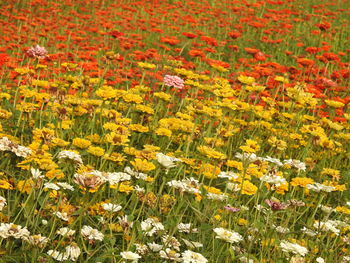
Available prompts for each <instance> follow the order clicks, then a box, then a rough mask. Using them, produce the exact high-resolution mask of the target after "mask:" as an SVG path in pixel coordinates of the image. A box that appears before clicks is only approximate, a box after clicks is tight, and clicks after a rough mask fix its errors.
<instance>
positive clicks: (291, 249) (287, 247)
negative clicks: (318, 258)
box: [280, 240, 309, 257]
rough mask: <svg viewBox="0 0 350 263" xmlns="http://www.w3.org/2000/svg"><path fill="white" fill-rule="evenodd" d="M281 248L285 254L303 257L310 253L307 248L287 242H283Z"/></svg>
mask: <svg viewBox="0 0 350 263" xmlns="http://www.w3.org/2000/svg"><path fill="white" fill-rule="evenodd" d="M280 246H281V248H282V251H283V252H287V253H293V254H296V255H300V256H303V257H304V256H305V255H306V254H307V253H308V252H309V251H308V250H307V248H306V247H303V246H300V245H299V244H296V243H291V242H288V241H285V240H283V241H281V243H280Z"/></svg>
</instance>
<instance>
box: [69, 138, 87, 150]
mask: <svg viewBox="0 0 350 263" xmlns="http://www.w3.org/2000/svg"><path fill="white" fill-rule="evenodd" d="M73 145H74V146H76V147H78V148H80V149H86V148H88V147H89V146H90V145H91V142H90V141H89V140H85V139H82V138H75V139H73Z"/></svg>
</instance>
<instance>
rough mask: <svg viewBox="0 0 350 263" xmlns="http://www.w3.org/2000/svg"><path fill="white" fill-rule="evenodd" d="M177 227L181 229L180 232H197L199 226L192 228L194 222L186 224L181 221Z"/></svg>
mask: <svg viewBox="0 0 350 263" xmlns="http://www.w3.org/2000/svg"><path fill="white" fill-rule="evenodd" d="M177 229H178V230H179V232H182V233H190V232H197V231H198V230H197V228H192V224H191V223H188V224H184V223H180V224H178V225H177Z"/></svg>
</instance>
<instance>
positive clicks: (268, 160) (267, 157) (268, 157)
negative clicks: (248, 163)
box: [259, 156, 283, 166]
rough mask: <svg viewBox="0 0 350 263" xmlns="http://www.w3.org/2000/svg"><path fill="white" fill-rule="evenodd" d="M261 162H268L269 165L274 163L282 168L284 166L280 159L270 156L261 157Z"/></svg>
mask: <svg viewBox="0 0 350 263" xmlns="http://www.w3.org/2000/svg"><path fill="white" fill-rule="evenodd" d="M259 160H262V161H266V162H269V163H274V164H276V165H277V166H282V165H283V163H282V162H281V161H280V159H277V158H272V157H270V156H266V157H261V158H259Z"/></svg>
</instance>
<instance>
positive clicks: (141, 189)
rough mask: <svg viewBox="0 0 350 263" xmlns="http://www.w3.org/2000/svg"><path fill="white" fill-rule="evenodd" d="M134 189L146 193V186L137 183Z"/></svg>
mask: <svg viewBox="0 0 350 263" xmlns="http://www.w3.org/2000/svg"><path fill="white" fill-rule="evenodd" d="M134 190H135V191H136V192H138V193H144V192H145V191H146V190H145V188H143V187H140V186H139V185H135V186H134Z"/></svg>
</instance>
